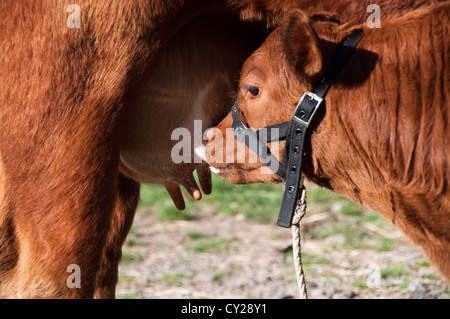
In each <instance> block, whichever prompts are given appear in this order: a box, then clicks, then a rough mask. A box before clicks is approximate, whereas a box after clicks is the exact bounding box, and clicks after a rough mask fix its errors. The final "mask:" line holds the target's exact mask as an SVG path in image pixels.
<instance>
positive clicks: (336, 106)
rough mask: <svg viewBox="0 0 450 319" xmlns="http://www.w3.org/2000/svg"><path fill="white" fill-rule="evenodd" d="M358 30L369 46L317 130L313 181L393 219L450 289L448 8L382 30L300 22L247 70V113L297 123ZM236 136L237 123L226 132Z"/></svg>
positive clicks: (255, 120)
mask: <svg viewBox="0 0 450 319" xmlns="http://www.w3.org/2000/svg"><path fill="white" fill-rule="evenodd" d="M355 28H360V29H363V31H364V37H363V38H362V40H361V42H360V43H359V44H358V46H357V49H356V51H355V52H354V53H353V54H352V56H351V57H350V59H349V61H348V62H347V63H346V65H345V67H344V68H343V69H342V71H341V72H340V74H339V76H338V78H337V79H336V80H335V81H334V83H333V85H332V88H331V89H330V91H329V93H328V95H327V96H326V99H325V101H324V104H323V105H322V106H321V108H322V109H321V112H320V113H319V114H318V115H317V116H316V118H314V120H313V121H314V125H313V126H312V127H311V128H310V134H309V136H307V142H306V147H305V154H304V163H305V164H304V167H303V174H304V175H305V176H306V177H307V178H308V179H309V180H311V181H313V182H315V183H317V184H318V185H321V186H324V187H327V188H329V189H332V190H334V191H336V192H337V193H340V194H343V195H345V196H347V197H348V198H350V199H351V200H353V201H355V202H357V203H362V204H364V205H366V206H368V207H370V208H372V209H373V210H375V211H377V212H379V213H380V214H382V215H383V216H384V217H386V218H387V219H388V220H390V221H391V222H392V223H393V224H395V225H396V226H397V227H398V228H400V229H401V230H402V231H403V232H404V233H405V234H406V235H407V236H408V237H409V238H410V239H411V241H412V242H414V243H415V244H418V245H420V246H421V247H422V248H423V251H424V253H425V255H426V256H427V257H428V258H429V259H430V260H431V261H432V262H433V263H434V264H435V265H436V267H437V269H438V270H439V271H440V272H441V273H442V274H443V276H444V277H445V278H446V279H450V188H449V184H448V181H449V180H450V158H449V154H450V131H449V128H450V3H449V2H445V3H442V4H438V5H433V6H430V7H426V8H422V9H418V10H416V11H414V12H411V13H409V14H406V15H405V16H402V17H391V18H387V17H385V18H384V19H383V20H382V28H381V29H369V28H368V27H367V26H366V25H352V24H347V25H345V26H338V25H336V24H334V23H330V22H317V21H313V20H311V19H310V18H309V17H308V15H307V14H305V13H304V12H303V11H300V10H296V11H293V12H292V13H291V14H290V16H289V18H288V19H287V21H286V22H285V24H283V25H282V26H280V27H278V28H277V29H276V30H275V31H274V32H273V33H272V34H271V35H270V36H269V37H268V39H267V40H266V42H265V43H264V44H263V45H262V46H261V48H260V49H258V50H257V51H256V52H255V53H254V54H253V55H252V56H251V57H250V58H249V59H248V60H247V61H246V62H245V64H244V66H243V68H242V73H241V79H240V83H239V87H240V90H239V95H238V98H237V105H238V107H239V108H240V109H241V111H242V112H243V114H244V115H245V117H246V119H247V121H248V124H249V125H250V126H251V127H253V128H254V129H258V128H261V127H265V126H268V125H272V124H275V123H280V122H284V121H287V120H290V118H291V116H292V114H293V111H294V109H295V106H296V103H297V102H298V101H299V99H300V97H301V95H302V94H303V93H304V92H305V91H309V90H311V89H312V88H313V86H314V84H315V83H317V81H318V80H319V79H320V78H321V76H322V75H323V73H324V70H326V69H327V68H328V67H329V66H330V61H331V58H332V56H333V54H334V52H335V50H336V47H337V44H338V43H339V42H340V41H341V40H342V39H343V37H344V36H346V35H348V34H349V33H350V32H351V31H352V30H353V29H355ZM250 87H258V88H259V93H258V94H257V95H256V96H255V94H254V91H253V93H252V91H251V90H250V89H249V88H250ZM230 125H231V115H228V116H227V118H225V119H224V120H223V121H222V122H221V124H219V126H218V128H220V129H221V130H222V132H223V133H224V134H225V128H227V127H230ZM214 141H215V137H213V138H212V139H211V141H210V147H211V148H214V145H215V144H217V143H215V142H214ZM225 144H226V142H225ZM225 149H227V148H225ZM280 149H283V148H282V147H280ZM235 151H236V149H233V148H230V152H235ZM209 153H212V154H213V153H214V152H207V154H209ZM277 155H278V156H279V158H281V157H282V154H277ZM211 164H212V166H214V167H215V168H216V169H217V170H219V173H220V174H221V175H222V176H224V177H226V178H227V179H228V180H229V181H231V182H235V183H248V182H280V179H279V178H278V177H277V176H275V175H273V174H261V170H260V168H261V167H262V165H263V164H262V163H261V162H258V163H257V164H239V163H237V162H234V163H225V164H220V163H214V162H212V163H211Z"/></svg>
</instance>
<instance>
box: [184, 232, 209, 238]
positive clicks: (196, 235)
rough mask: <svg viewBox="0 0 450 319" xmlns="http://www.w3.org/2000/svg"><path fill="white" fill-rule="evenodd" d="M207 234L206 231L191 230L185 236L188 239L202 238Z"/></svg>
mask: <svg viewBox="0 0 450 319" xmlns="http://www.w3.org/2000/svg"><path fill="white" fill-rule="evenodd" d="M206 236H207V235H206V234H205V233H201V232H198V231H190V232H187V233H186V235H185V237H186V238H188V239H202V238H205V237H206Z"/></svg>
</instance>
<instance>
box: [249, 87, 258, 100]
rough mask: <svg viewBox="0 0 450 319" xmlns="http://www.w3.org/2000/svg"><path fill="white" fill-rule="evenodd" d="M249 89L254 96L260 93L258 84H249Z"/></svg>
mask: <svg viewBox="0 0 450 319" xmlns="http://www.w3.org/2000/svg"><path fill="white" fill-rule="evenodd" d="M247 91H248V93H250V94H251V95H252V96H254V97H256V96H258V94H259V88H258V87H256V86H249V87H248V88H247Z"/></svg>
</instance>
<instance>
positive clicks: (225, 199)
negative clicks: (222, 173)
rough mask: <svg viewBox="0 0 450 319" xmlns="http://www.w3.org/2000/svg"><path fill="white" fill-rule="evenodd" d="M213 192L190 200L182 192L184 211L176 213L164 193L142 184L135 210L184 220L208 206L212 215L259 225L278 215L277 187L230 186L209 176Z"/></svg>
mask: <svg viewBox="0 0 450 319" xmlns="http://www.w3.org/2000/svg"><path fill="white" fill-rule="evenodd" d="M212 185H213V192H212V194H211V195H208V196H207V195H203V198H202V200H201V201H198V202H197V201H194V200H193V199H192V198H191V197H190V195H189V194H187V192H186V191H185V190H184V189H183V195H184V198H185V201H186V209H185V210H183V211H179V210H177V209H176V208H175V207H174V205H173V203H172V200H171V199H170V196H169V194H168V193H167V191H166V190H165V189H164V188H163V187H161V186H158V185H142V186H141V197H140V202H139V207H138V208H139V211H141V212H143V211H146V208H147V207H148V206H152V207H153V209H154V211H155V212H156V217H157V219H159V220H185V219H189V218H190V217H192V216H195V214H196V211H197V210H198V208H199V207H205V206H207V205H209V207H210V209H211V210H212V211H213V212H214V213H223V214H230V215H236V214H242V215H243V216H244V217H245V218H246V219H249V220H254V221H258V222H261V223H269V222H273V221H274V220H275V219H276V217H277V215H278V212H279V209H280V204H281V199H282V197H283V188H282V187H281V185H271V184H249V185H233V184H231V183H229V182H227V181H226V180H224V179H222V178H220V177H218V176H216V175H213V178H212Z"/></svg>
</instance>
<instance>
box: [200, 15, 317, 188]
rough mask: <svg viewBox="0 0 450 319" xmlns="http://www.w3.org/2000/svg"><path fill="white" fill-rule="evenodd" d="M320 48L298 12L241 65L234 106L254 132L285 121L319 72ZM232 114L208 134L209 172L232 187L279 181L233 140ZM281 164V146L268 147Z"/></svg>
mask: <svg viewBox="0 0 450 319" xmlns="http://www.w3.org/2000/svg"><path fill="white" fill-rule="evenodd" d="M322 61H323V58H322V50H321V47H320V44H319V39H318V38H317V36H316V34H315V33H314V31H313V29H312V27H311V22H310V19H309V17H308V16H307V15H306V14H305V13H303V12H302V11H300V10H295V11H293V12H291V14H290V15H289V17H288V19H287V21H286V22H285V23H284V24H283V25H281V26H279V27H278V28H277V29H275V30H274V31H273V32H272V33H271V34H270V36H269V37H268V38H267V40H266V41H265V42H264V43H263V45H262V46H261V47H260V48H259V49H258V50H257V51H255V52H254V53H253V54H252V55H251V56H250V57H249V58H248V59H247V60H246V62H245V63H244V65H243V67H242V71H241V77H240V81H239V92H238V97H237V100H236V105H237V107H238V108H239V109H240V111H241V117H242V118H243V119H245V120H246V121H247V124H248V125H249V126H250V127H252V128H253V129H255V130H257V129H260V128H263V127H266V126H270V125H273V124H277V123H281V122H285V121H289V120H290V119H291V116H292V114H293V112H294V110H295V107H296V105H297V103H298V101H299V99H300V97H301V96H302V95H303V93H304V92H305V91H309V90H310V89H311V87H312V84H313V83H314V82H315V81H317V79H318V78H319V77H320V76H321V74H322V69H323V62H322ZM232 122H233V120H232V115H231V113H230V114H228V116H227V117H226V118H225V119H224V120H223V121H222V122H221V123H220V124H219V125H218V126H217V127H215V128H214V129H212V130H211V131H210V132H209V137H210V140H209V142H208V145H207V147H206V150H205V157H206V159H207V161H208V163H209V164H210V165H211V167H212V170H213V171H214V172H216V173H217V174H219V175H221V176H223V177H225V178H226V179H228V180H229V181H230V182H232V183H236V184H243V183H254V182H269V183H277V182H281V178H280V177H278V176H277V175H275V174H273V173H272V171H271V170H270V169H269V168H268V167H267V166H265V165H264V164H263V163H262V162H261V161H260V160H259V159H258V158H257V156H256V155H255V154H254V153H253V152H252V151H250V150H249V149H248V148H246V147H245V146H244V145H243V144H242V143H240V142H237V141H236V139H235V138H234V136H233V132H232V130H231V125H232ZM268 146H269V148H270V152H271V153H272V154H274V155H275V156H276V157H277V158H278V159H279V161H280V162H281V161H282V153H283V150H284V142H273V143H269V144H268Z"/></svg>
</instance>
